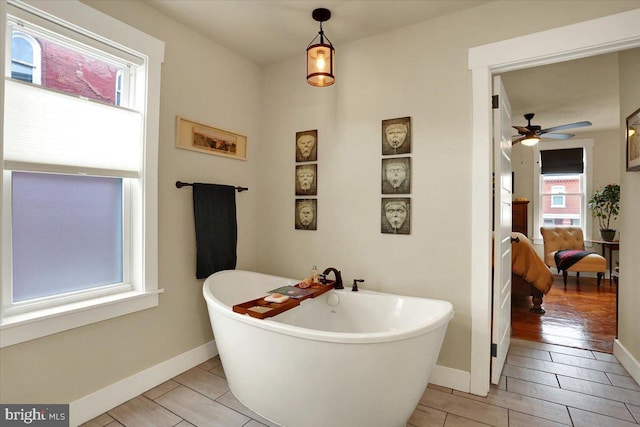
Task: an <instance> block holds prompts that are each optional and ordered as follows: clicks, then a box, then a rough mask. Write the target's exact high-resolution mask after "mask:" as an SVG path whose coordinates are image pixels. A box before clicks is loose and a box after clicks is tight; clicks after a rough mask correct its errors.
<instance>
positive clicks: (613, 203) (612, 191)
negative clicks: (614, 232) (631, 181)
mask: <svg viewBox="0 0 640 427" xmlns="http://www.w3.org/2000/svg"><path fill="white" fill-rule="evenodd" d="M589 208H590V209H591V215H592V216H593V217H594V218H598V224H600V230H610V223H611V218H612V217H613V219H616V218H617V217H618V213H619V212H620V186H619V185H618V184H609V185H606V186H605V187H604V188H603V189H601V190H596V191H595V192H594V193H593V195H592V196H591V198H590V199H589Z"/></svg>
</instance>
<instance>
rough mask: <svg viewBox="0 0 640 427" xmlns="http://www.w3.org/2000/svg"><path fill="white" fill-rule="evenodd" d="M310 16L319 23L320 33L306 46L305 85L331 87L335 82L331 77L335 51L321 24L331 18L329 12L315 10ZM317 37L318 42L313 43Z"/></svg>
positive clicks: (333, 77) (322, 9)
mask: <svg viewBox="0 0 640 427" xmlns="http://www.w3.org/2000/svg"><path fill="white" fill-rule="evenodd" d="M311 16H313V19H315V20H316V21H318V22H320V32H319V33H318V35H317V36H316V37H315V38H314V39H313V40H312V41H311V43H309V46H307V83H309V84H310V85H311V86H318V87H324V86H331V85H332V84H333V83H334V82H335V81H336V78H335V76H334V75H333V71H334V59H335V54H336V51H335V49H334V48H333V45H332V44H331V41H330V40H329V38H328V37H326V36H325V35H324V31H323V29H322V23H323V22H325V21H328V20H329V19H330V18H331V11H330V10H329V9H324V8H320V9H315V10H314V11H313V13H312V14H311ZM318 37H320V40H319V42H318V43H315V42H316V40H317V39H318ZM325 39H326V42H325Z"/></svg>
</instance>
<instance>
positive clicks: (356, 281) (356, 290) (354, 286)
mask: <svg viewBox="0 0 640 427" xmlns="http://www.w3.org/2000/svg"><path fill="white" fill-rule="evenodd" d="M358 282H364V279H353V287H352V288H351V291H352V292H358Z"/></svg>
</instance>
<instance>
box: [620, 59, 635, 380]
mask: <svg viewBox="0 0 640 427" xmlns="http://www.w3.org/2000/svg"><path fill="white" fill-rule="evenodd" d="M639 75H640V49H634V50H630V51H627V52H623V53H621V54H620V127H621V132H620V134H619V139H618V141H620V142H619V144H620V146H621V147H622V149H621V150H620V151H621V154H620V162H621V167H622V169H621V170H622V171H623V172H622V184H621V186H620V190H621V209H622V215H621V218H620V219H621V221H620V224H621V227H620V299H619V304H620V306H619V310H620V311H619V316H620V320H619V325H618V339H619V341H620V343H621V344H622V345H623V346H624V347H625V348H627V350H629V352H631V354H632V356H633V357H635V359H636V360H640V310H638V307H640V264H639V263H638V253H640V240H639V239H640V233H639V232H638V218H640V172H626V171H625V169H626V145H625V142H624V141H625V135H624V133H625V126H626V125H625V119H626V117H627V116H629V115H630V114H631V113H633V112H634V111H635V110H637V109H638V108H640V102H639V100H640V83H638V76H639ZM636 379H637V378H636Z"/></svg>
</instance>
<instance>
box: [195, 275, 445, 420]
mask: <svg viewBox="0 0 640 427" xmlns="http://www.w3.org/2000/svg"><path fill="white" fill-rule="evenodd" d="M298 282H299V281H298V280H295V279H287V278H282V277H276V276H269V275H265V274H260V273H254V272H249V271H238V270H230V271H221V272H218V273H215V274H213V275H211V276H210V277H209V278H208V279H207V280H206V281H205V283H204V286H203V293H204V297H205V299H206V301H207V307H208V310H209V317H210V320H211V325H212V327H213V333H214V336H215V342H216V345H217V347H218V351H219V353H220V359H221V360H222V364H223V367H224V371H225V374H226V376H227V380H228V382H229V387H230V388H231V391H232V392H233V394H234V395H235V396H236V398H238V400H240V402H242V403H243V404H244V405H245V406H247V407H248V408H249V409H251V410H253V411H254V412H256V413H258V414H260V415H262V416H263V417H265V418H267V419H269V420H270V421H272V422H274V423H277V424H279V425H282V426H285V427H327V426H331V427H364V426H366V427H376V426H378V427H401V426H404V425H405V423H406V422H407V420H408V419H409V417H410V416H411V414H412V413H413V410H414V409H415V407H416V405H417V404H418V401H419V400H420V397H421V396H422V393H423V392H424V389H425V387H426V386H427V383H428V380H429V375H430V373H431V369H432V368H433V367H434V365H435V363H436V359H437V358H438V353H439V352H440V347H441V345H442V340H443V338H444V334H445V331H446V328H447V324H448V322H449V320H450V319H451V318H452V317H453V307H452V305H451V304H450V303H449V302H446V301H438V300H431V299H424V298H414V297H406V296H399V295H392V294H385V293H379V292H373V291H366V290H360V291H359V292H351V288H345V289H344V290H331V291H329V292H327V293H325V294H323V295H320V296H318V297H316V298H310V299H307V300H304V301H302V303H301V304H300V305H299V306H298V307H295V308H292V309H290V310H288V311H286V312H284V313H281V314H279V315H277V316H274V317H270V318H267V319H256V318H253V317H250V316H249V315H246V314H239V313H235V312H234V311H233V310H232V307H233V305H235V304H240V303H243V302H245V301H249V300H252V299H255V298H259V297H261V296H264V295H266V294H267V292H268V291H270V290H272V289H275V288H278V287H280V286H285V285H295V284H296V283H298Z"/></svg>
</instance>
